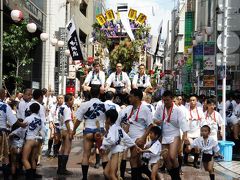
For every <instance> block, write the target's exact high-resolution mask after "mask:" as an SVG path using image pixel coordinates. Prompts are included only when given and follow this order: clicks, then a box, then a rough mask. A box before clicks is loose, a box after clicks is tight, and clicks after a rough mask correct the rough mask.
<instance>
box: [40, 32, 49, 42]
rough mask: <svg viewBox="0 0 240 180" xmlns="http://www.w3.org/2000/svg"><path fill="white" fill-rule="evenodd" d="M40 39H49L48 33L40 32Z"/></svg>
mask: <svg viewBox="0 0 240 180" xmlns="http://www.w3.org/2000/svg"><path fill="white" fill-rule="evenodd" d="M40 39H41V40H42V41H43V42H46V41H47V40H48V34H47V33H41V34H40Z"/></svg>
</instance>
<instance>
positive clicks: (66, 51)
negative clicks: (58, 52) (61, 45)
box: [64, 49, 70, 57]
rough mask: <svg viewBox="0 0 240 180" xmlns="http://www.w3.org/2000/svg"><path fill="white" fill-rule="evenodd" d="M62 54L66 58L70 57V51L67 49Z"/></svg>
mask: <svg viewBox="0 0 240 180" xmlns="http://www.w3.org/2000/svg"><path fill="white" fill-rule="evenodd" d="M64 54H65V55H66V56H67V57H69V56H70V50H69V49H66V50H65V51H64Z"/></svg>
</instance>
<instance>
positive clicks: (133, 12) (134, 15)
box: [128, 8, 137, 20]
mask: <svg viewBox="0 0 240 180" xmlns="http://www.w3.org/2000/svg"><path fill="white" fill-rule="evenodd" d="M128 18H129V19H131V20H135V19H136V18H137V10H135V9H132V8H131V9H130V10H129V12H128Z"/></svg>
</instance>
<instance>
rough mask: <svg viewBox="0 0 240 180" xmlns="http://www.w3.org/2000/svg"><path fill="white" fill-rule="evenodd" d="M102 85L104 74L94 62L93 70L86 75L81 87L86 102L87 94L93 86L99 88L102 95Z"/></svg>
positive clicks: (103, 83)
mask: <svg viewBox="0 0 240 180" xmlns="http://www.w3.org/2000/svg"><path fill="white" fill-rule="evenodd" d="M104 85H105V73H104V72H103V71H101V66H100V63H99V62H98V61H95V62H94V63H93V70H92V71H90V72H89V73H88V75H87V77H86V78H85V81H84V83H83V85H82V88H83V93H84V96H87V100H88V99H89V92H90V90H91V87H93V86H95V87H98V88H100V93H101V94H104Z"/></svg>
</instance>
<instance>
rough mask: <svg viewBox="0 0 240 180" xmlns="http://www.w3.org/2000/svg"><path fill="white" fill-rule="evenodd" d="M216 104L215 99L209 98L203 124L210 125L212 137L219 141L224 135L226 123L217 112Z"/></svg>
mask: <svg viewBox="0 0 240 180" xmlns="http://www.w3.org/2000/svg"><path fill="white" fill-rule="evenodd" d="M215 108H216V102H215V100H214V99H211V98H209V99H208V100H207V111H206V112H205V113H204V114H205V120H204V121H203V122H202V125H208V126H209V127H210V129H211V133H210V136H211V137H213V139H214V140H215V141H217V140H218V139H219V138H221V137H220V136H222V135H223V130H224V128H223V126H224V124H223V123H224V122H223V119H222V117H221V115H220V113H219V112H217V111H215Z"/></svg>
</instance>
